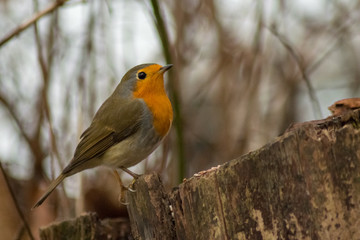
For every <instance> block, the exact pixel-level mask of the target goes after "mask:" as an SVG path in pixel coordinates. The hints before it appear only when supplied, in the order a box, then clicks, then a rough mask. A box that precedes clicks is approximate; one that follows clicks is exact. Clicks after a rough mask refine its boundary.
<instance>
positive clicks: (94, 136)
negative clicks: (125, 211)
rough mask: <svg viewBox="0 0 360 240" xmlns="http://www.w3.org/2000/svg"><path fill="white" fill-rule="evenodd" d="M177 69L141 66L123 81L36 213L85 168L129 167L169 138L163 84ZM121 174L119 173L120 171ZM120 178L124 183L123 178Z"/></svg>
mask: <svg viewBox="0 0 360 240" xmlns="http://www.w3.org/2000/svg"><path fill="white" fill-rule="evenodd" d="M172 66H173V65H172V64H169V65H165V66H161V65H159V64H155V63H147V64H141V65H137V66H135V67H133V68H131V69H130V70H129V71H128V72H127V73H126V74H125V75H124V76H123V78H122V79H121V81H120V83H119V84H118V86H117V87H116V88H115V90H114V92H113V93H112V94H111V95H110V96H109V97H108V98H107V99H106V100H105V102H104V103H103V104H102V105H101V106H100V108H99V109H98V111H97V112H96V113H95V115H94V118H93V120H92V122H91V124H90V126H89V127H88V128H87V129H86V130H85V131H84V132H83V133H82V135H81V136H80V141H79V143H78V145H77V147H76V149H75V153H74V156H73V158H72V159H71V160H70V162H69V163H68V165H67V166H66V167H65V168H64V169H63V170H62V171H61V173H60V175H59V176H58V177H57V178H56V179H55V180H53V181H52V182H51V183H50V185H49V186H48V188H47V190H46V192H45V193H44V194H43V195H42V197H41V198H40V199H39V200H38V201H37V202H36V203H35V205H34V206H33V208H32V209H35V208H37V207H39V206H40V205H41V204H42V203H43V202H44V201H45V200H46V198H47V197H48V196H49V195H50V194H51V193H52V192H53V191H54V189H55V188H56V187H57V186H58V185H59V184H60V183H61V182H62V181H63V180H64V179H65V178H66V177H69V176H72V175H74V174H76V173H78V172H81V171H83V170H86V169H90V168H94V167H97V166H100V165H102V166H108V167H110V168H112V169H114V171H115V172H116V169H118V168H120V169H122V170H124V171H125V172H127V173H129V174H130V175H132V176H133V177H134V178H135V179H136V178H137V177H138V176H139V175H137V174H135V173H133V172H132V171H130V170H128V169H127V168H129V167H131V166H134V165H136V164H138V163H139V162H141V161H142V160H143V159H145V158H146V157H147V156H149V155H150V154H151V153H152V152H153V151H154V150H155V149H156V148H157V147H158V146H159V144H160V143H161V141H162V140H163V139H164V138H165V136H166V135H167V134H168V133H169V130H170V128H171V125H172V121H173V110H172V105H171V102H170V99H169V97H168V96H167V93H166V90H165V85H164V77H163V76H164V73H165V72H166V71H168V70H169V69H170V68H171V67H172ZM116 173H117V172H116ZM119 179H120V178H119Z"/></svg>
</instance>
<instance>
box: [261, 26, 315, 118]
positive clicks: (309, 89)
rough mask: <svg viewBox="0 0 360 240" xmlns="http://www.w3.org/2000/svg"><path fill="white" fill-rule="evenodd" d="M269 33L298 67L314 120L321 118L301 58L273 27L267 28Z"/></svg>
mask: <svg viewBox="0 0 360 240" xmlns="http://www.w3.org/2000/svg"><path fill="white" fill-rule="evenodd" d="M268 29H269V30H270V32H271V33H272V34H273V35H274V36H275V37H276V38H277V39H278V40H279V41H280V43H281V44H282V45H283V46H284V47H285V49H286V50H287V51H288V52H289V53H290V55H291V56H292V57H293V59H294V60H295V63H296V65H297V66H298V68H299V70H300V73H301V76H302V78H303V79H304V81H305V84H306V87H307V89H308V92H309V96H310V100H311V102H312V106H313V111H314V115H315V117H316V118H321V117H322V113H321V108H320V103H319V100H318V98H317V96H316V94H315V91H314V88H313V86H312V84H311V81H310V78H309V76H308V74H307V71H306V66H305V65H304V61H303V58H302V57H301V55H300V54H299V53H298V52H297V51H296V50H295V48H294V47H293V46H291V44H290V43H289V41H288V40H287V39H286V38H285V36H282V35H281V34H280V33H279V32H278V31H277V29H276V28H275V27H270V28H268Z"/></svg>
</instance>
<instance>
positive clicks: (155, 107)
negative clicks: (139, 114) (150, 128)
mask: <svg viewBox="0 0 360 240" xmlns="http://www.w3.org/2000/svg"><path fill="white" fill-rule="evenodd" d="M143 99H144V101H145V102H146V104H147V105H148V107H149V109H150V111H151V112H152V114H153V124H154V128H155V130H156V132H157V133H158V134H159V135H160V136H165V135H166V134H167V133H168V131H169V129H170V127H171V123H172V120H173V111H172V107H171V103H170V100H169V98H168V97H167V96H166V95H165V96H149V97H146V98H143Z"/></svg>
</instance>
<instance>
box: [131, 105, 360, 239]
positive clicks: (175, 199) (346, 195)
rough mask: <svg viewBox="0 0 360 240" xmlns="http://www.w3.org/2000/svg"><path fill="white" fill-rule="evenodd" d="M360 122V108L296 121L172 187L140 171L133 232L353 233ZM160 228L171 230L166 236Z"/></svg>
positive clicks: (359, 211)
mask: <svg viewBox="0 0 360 240" xmlns="http://www.w3.org/2000/svg"><path fill="white" fill-rule="evenodd" d="M359 126H360V120H359V111H354V112H351V113H348V114H345V115H343V116H340V117H334V118H329V119H325V120H321V121H314V122H309V123H304V124H300V125H297V128H295V129H294V128H293V129H291V130H290V131H288V132H286V133H285V134H284V135H282V136H281V137H278V138H277V139H276V140H274V141H273V142H272V143H269V144H267V145H266V146H264V147H263V148H261V149H259V150H256V151H254V152H251V153H249V154H247V155H244V156H242V157H240V158H238V159H235V160H232V161H230V162H228V163H226V164H224V165H222V166H219V167H216V168H213V169H211V170H209V171H205V172H201V173H199V174H195V175H194V177H192V178H190V179H188V180H186V181H184V182H183V183H182V184H180V185H179V187H178V188H176V189H174V190H173V191H172V192H170V193H169V194H168V195H166V194H165V193H163V192H162V190H161V191H160V190H159V189H158V188H155V187H152V186H161V183H160V182H159V180H158V178H157V177H156V175H151V176H147V177H145V178H144V177H143V178H140V179H139V180H138V181H137V182H136V183H135V187H136V188H137V189H138V191H137V192H136V193H135V194H133V193H128V199H131V200H130V202H131V204H130V205H129V206H128V210H129V214H130V220H131V224H132V233H133V235H134V237H135V239H150V237H151V238H152V239H355V238H356V237H358V236H360V228H359V224H360V160H359V159H360V134H359ZM146 179H147V180H146ZM149 179H150V180H149ZM140 186H141V187H140ZM148 196H156V197H152V198H151V201H150V200H149V197H148ZM168 203H170V204H169V205H167V204H168ZM134 208H135V209H136V211H134V210H133V209H134ZM164 208H165V210H164ZM171 209H172V213H171V214H169V211H170V210H171ZM155 213H156V214H155ZM170 217H171V219H170ZM160 220H162V221H160ZM142 221H145V223H141V224H139V222H142ZM163 228H167V229H169V230H171V231H170V232H171V234H169V235H166V238H164V236H165V235H162V234H163ZM148 232H151V233H152V235H149V234H146V233H148ZM170 237H171V238H170Z"/></svg>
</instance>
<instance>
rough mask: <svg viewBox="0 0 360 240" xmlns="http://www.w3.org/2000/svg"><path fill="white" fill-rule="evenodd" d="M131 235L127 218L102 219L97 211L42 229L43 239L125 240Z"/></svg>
mask: <svg viewBox="0 0 360 240" xmlns="http://www.w3.org/2000/svg"><path fill="white" fill-rule="evenodd" d="M129 236H130V228H129V223H128V221H127V220H126V219H116V218H115V219H105V220H100V219H99V217H98V216H97V214H96V213H87V214H84V215H82V216H80V217H78V218H76V219H72V220H67V221H63V222H60V223H54V224H52V225H50V226H48V227H46V228H43V229H40V239H41V240H122V239H124V240H125V239H129Z"/></svg>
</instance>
